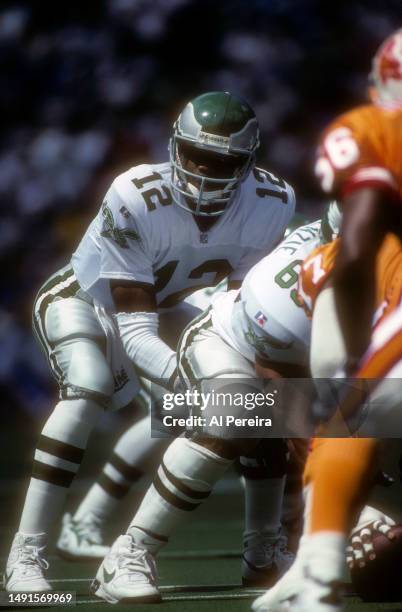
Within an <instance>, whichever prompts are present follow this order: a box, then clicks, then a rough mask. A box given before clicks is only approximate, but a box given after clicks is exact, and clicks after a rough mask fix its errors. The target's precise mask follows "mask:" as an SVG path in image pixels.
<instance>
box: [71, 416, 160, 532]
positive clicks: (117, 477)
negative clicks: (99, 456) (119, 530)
mask: <svg viewBox="0 0 402 612" xmlns="http://www.w3.org/2000/svg"><path fill="white" fill-rule="evenodd" d="M167 444H168V442H167V441H166V440H164V439H160V438H151V421H150V418H149V417H148V416H147V417H145V418H143V419H141V421H138V423H135V424H134V425H133V426H132V427H130V428H129V429H128V430H127V431H126V432H125V433H124V434H123V435H122V436H121V437H120V438H119V440H118V442H117V444H116V446H115V447H114V449H113V453H112V455H111V457H110V458H109V461H108V462H107V463H106V465H105V467H104V468H103V471H102V474H101V476H100V477H99V478H98V480H97V482H96V483H95V484H94V485H93V486H92V487H91V488H90V490H89V491H88V493H87V495H86V496H85V498H84V499H83V500H82V502H81V504H80V505H79V507H78V508H77V511H76V513H75V515H74V519H76V520H82V519H85V517H86V516H87V515H88V513H91V514H93V515H95V516H96V517H98V518H99V519H101V520H102V521H106V520H107V519H108V518H109V517H110V516H112V514H113V512H114V511H115V509H116V508H117V506H118V505H119V502H120V500H121V499H122V498H123V497H124V496H125V495H126V494H127V493H128V492H129V490H130V488H131V486H132V485H133V484H134V483H135V482H138V481H139V480H140V479H141V478H142V476H143V475H144V474H147V473H148V474H149V473H153V472H154V471H155V469H156V467H157V466H158V465H159V463H160V460H161V458H162V455H163V451H164V450H165V448H166V446H167Z"/></svg>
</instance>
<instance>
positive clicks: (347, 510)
mask: <svg viewBox="0 0 402 612" xmlns="http://www.w3.org/2000/svg"><path fill="white" fill-rule="evenodd" d="M371 76H372V88H371V90H370V94H371V99H372V103H371V104H368V105H365V106H362V107H359V108H357V109H354V110H352V111H350V112H348V113H346V114H344V115H342V116H341V117H339V118H338V119H337V120H336V121H335V122H334V123H333V124H332V125H330V126H329V128H328V129H327V130H326V131H325V132H324V134H323V138H322V141H321V146H320V149H319V152H318V159H317V164H316V172H317V175H318V177H319V179H320V181H321V186H322V188H323V190H324V191H325V192H326V193H332V194H334V195H335V194H337V196H338V198H339V200H340V202H341V206H342V211H343V222H342V239H341V241H340V243H339V245H338V247H337V253H336V258H335V263H334V269H333V274H332V282H333V289H331V288H328V287H327V288H324V290H323V291H321V293H320V294H319V295H318V297H317V300H316V303H315V308H314V314H313V321H314V319H316V318H317V320H318V321H319V320H321V321H326V326H325V330H326V332H327V331H328V329H331V331H333V330H334V332H335V335H336V337H337V338H338V339H340V341H339V342H337V347H338V349H339V351H338V356H339V355H342V354H343V355H344V358H343V359H342V360H341V362H340V364H339V365H340V370H339V373H340V374H341V370H343V372H344V374H346V375H348V376H353V377H357V378H367V377H370V378H376V377H378V378H379V379H380V378H382V377H385V376H398V374H399V375H400V360H401V344H400V338H401V317H400V307H398V306H397V304H398V302H400V299H401V289H400V263H399V265H398V266H397V269H396V270H393V271H392V270H388V269H387V270H385V271H384V275H383V276H384V278H385V277H386V276H387V275H389V274H388V273H389V272H391V273H392V272H393V274H391V277H390V286H387V289H389V290H390V291H389V294H387V295H386V294H384V295H383V297H385V300H386V303H385V309H384V315H383V317H382V319H381V320H379V321H378V325H377V326H376V327H375V330H374V332H372V322H373V316H374V314H375V307H376V299H377V300H378V297H379V296H380V295H381V285H382V278H381V277H379V275H378V261H379V258H380V257H381V249H383V250H384V249H386V248H387V245H389V244H390V242H389V241H390V240H391V242H392V244H393V245H394V248H395V249H396V259H394V261H397V262H398V261H399V262H400V259H398V258H400V255H401V242H400V241H401V237H402V229H401V228H402V206H401V197H402V160H401V155H400V151H401V147H402V30H399V31H397V32H396V33H394V34H393V35H392V36H390V37H389V38H388V39H387V40H385V42H384V43H383V44H382V45H381V47H380V49H379V50H378V52H377V54H376V55H375V57H374V61H373V70H372V75H371ZM318 261H319V260H317V259H316V263H317V262H318ZM316 272H317V274H319V270H318V268H316ZM324 274H325V272H324ZM398 279H399V280H398ZM388 301H389V302H388ZM377 305H378V301H377ZM380 316H381V315H380ZM313 325H314V323H313ZM321 329H323V328H321ZM331 335H332V334H331ZM313 340H314V334H313ZM328 348H329V352H330V351H331V347H327V349H328ZM312 351H314V342H313V345H312ZM341 375H342V374H341ZM395 400H396V401H397V402H398V401H399V402H400V396H399V398H394V401H395ZM341 408H342V407H341ZM378 447H379V440H374V439H369V438H338V439H321V440H316V442H315V445H314V447H313V451H312V453H311V455H310V457H309V460H308V462H307V465H306V470H305V484H306V486H307V507H308V508H309V512H308V516H307V518H306V524H305V535H304V536H303V539H302V544H301V546H300V548H299V551H298V554H297V558H296V561H295V564H294V565H293V568H292V570H291V571H290V572H289V573H288V574H287V575H286V576H284V578H283V579H282V580H281V581H280V582H279V583H278V584H277V585H276V586H275V587H274V588H273V589H271V590H270V591H268V592H267V594H266V595H264V596H262V597H260V598H259V599H258V600H257V601H256V602H255V603H254V605H253V610H255V611H259V612H263V611H268V610H269V611H270V612H271V611H274V610H283V609H284V607H285V608H286V609H287V610H289V611H290V610H292V611H293V610H294V611H295V612H296V611H298V612H301V611H303V612H304V611H307V610H308V611H314V612H336V611H338V610H341V609H342V597H341V595H342V589H341V582H342V581H343V576H344V574H343V570H344V564H345V563H344V558H345V557H344V551H345V546H346V539H347V535H348V534H349V532H350V530H351V527H352V524H353V520H354V518H355V516H356V514H357V513H358V512H359V509H360V508H361V506H362V504H363V503H364V499H365V497H366V496H367V493H368V491H369V489H370V486H371V484H372V482H373V475H374V473H375V471H376V469H377V465H378V463H377V462H378Z"/></svg>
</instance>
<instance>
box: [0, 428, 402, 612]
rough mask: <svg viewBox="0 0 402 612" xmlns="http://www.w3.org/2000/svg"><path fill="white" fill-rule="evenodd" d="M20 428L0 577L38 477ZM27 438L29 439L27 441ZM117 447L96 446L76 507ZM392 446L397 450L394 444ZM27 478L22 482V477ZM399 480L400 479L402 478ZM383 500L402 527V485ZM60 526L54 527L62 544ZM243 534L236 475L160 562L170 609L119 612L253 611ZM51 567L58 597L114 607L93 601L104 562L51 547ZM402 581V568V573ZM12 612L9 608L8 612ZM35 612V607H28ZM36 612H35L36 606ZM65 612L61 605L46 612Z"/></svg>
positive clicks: (3, 491)
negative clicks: (244, 583)
mask: <svg viewBox="0 0 402 612" xmlns="http://www.w3.org/2000/svg"><path fill="white" fill-rule="evenodd" d="M21 431H22V430H21V428H19V430H18V435H15V436H12V435H11V431H10V427H9V428H8V432H7V431H5V430H4V429H3V432H2V433H3V435H1V433H0V442H1V445H0V448H1V455H2V456H3V459H4V461H3V464H2V465H3V469H4V472H3V474H2V475H1V476H2V477H1V478H0V571H1V572H2V571H3V570H4V565H5V560H6V556H7V554H8V550H9V546H10V543H11V540H12V537H13V533H14V531H15V529H16V526H17V524H18V520H19V516H20V512H21V507H22V501H23V496H24V493H25V487H26V485H27V482H28V474H29V473H30V462H31V455H32V449H33V445H34V441H33V440H32V439H31V434H30V432H29V428H27V429H24V430H23V434H24V435H22V433H21ZM24 436H25V439H24ZM111 446H112V441H111V439H110V436H109V434H107V435H106V434H105V435H103V434H102V433H97V434H96V436H95V437H94V439H93V443H92V448H90V449H89V450H90V452H89V453H88V455H87V457H86V458H85V460H84V464H83V466H82V470H81V472H80V478H78V479H77V482H76V483H75V484H74V486H73V489H72V492H71V496H70V499H69V506H70V507H72V508H73V507H75V504H76V501H77V499H79V498H81V497H82V496H83V494H84V493H85V491H86V490H87V487H88V486H89V485H90V484H91V482H92V480H93V478H94V474H96V473H97V472H98V470H99V469H100V467H101V466H102V465H103V461H104V458H105V456H106V453H107V451H108V450H109V449H110V448H111ZM389 446H390V447H392V444H390V445H389ZM394 446H395V450H394V452H393V453H391V456H390V461H389V462H388V464H389V465H386V467H387V469H388V471H389V472H391V473H392V472H393V475H394V476H395V477H398V476H399V475H398V470H397V460H396V459H397V458H399V449H400V441H399V442H397V443H396V444H395V445H394ZM22 474H23V475H24V477H23V478H22V476H21V475H22ZM398 481H399V477H398ZM143 491H144V485H143V486H142V489H141V490H140V491H138V492H134V493H133V494H131V495H130V497H129V499H127V500H125V501H124V503H123V504H122V505H121V508H120V509H119V512H118V513H117V515H116V516H115V517H114V519H113V522H112V524H111V525H110V533H109V536H110V541H112V540H113V538H114V537H115V536H116V535H117V534H119V533H122V532H124V531H125V528H126V527H127V525H128V523H129V520H130V518H131V517H132V515H133V513H134V511H135V509H136V507H137V505H138V501H139V498H140V495H142V493H143ZM375 497H376V501H377V502H378V503H379V504H380V505H381V506H382V507H383V509H384V510H385V511H387V512H388V513H389V514H391V515H392V516H394V517H395V518H396V519H397V521H399V522H402V513H401V510H402V504H401V499H402V487H401V485H400V484H399V482H397V483H396V484H395V485H393V486H392V487H390V488H388V489H384V488H376V490H375ZM58 530H59V525H54V534H53V537H51V538H50V540H51V542H52V541H53V542H54V541H55V536H56V535H57V533H58ZM242 530H243V495H242V490H241V487H240V484H239V481H238V479H237V477H236V476H235V475H234V474H232V475H231V476H230V477H229V478H228V479H226V480H225V481H224V482H222V483H219V484H218V485H217V487H216V489H215V491H214V493H213V494H212V495H211V497H210V498H209V499H208V500H207V501H206V502H205V504H203V505H202V506H201V507H200V508H198V509H197V510H196V511H195V512H194V513H192V515H191V516H190V517H189V520H188V521H187V522H185V523H184V524H183V525H182V526H181V528H180V529H179V530H178V531H177V532H176V534H175V535H174V537H172V539H171V542H170V543H169V545H168V546H167V547H166V548H165V549H164V551H163V553H161V555H160V558H159V560H158V568H159V584H160V586H161V591H162V596H163V602H162V604H156V605H150V604H147V605H145V604H137V605H135V606H133V605H127V604H126V605H116V606H114V607H113V608H110V609H111V610H112V611H116V612H118V611H119V610H123V609H124V610H127V609H129V608H132V607H134V608H135V609H136V610H138V611H147V612H154V611H156V610H158V611H159V612H173V611H175V612H190V611H191V612H204V611H205V612H240V611H242V612H246V611H248V610H250V605H251V602H252V601H253V599H254V598H255V597H256V596H257V595H258V593H259V591H258V590H256V589H243V588H242V587H241V569H240V551H241V544H242ZM49 555H50V568H49V571H48V574H47V576H48V578H49V579H50V581H51V582H52V584H53V586H54V588H55V590H57V591H73V592H75V593H76V594H77V605H78V606H79V610H80V612H86V611H88V612H94V611H95V610H96V609H99V608H101V609H106V606H108V604H106V603H104V602H102V601H100V600H98V599H96V598H94V597H92V596H90V595H89V585H90V582H91V580H92V578H93V577H94V576H95V573H96V570H97V564H96V563H95V564H94V563H71V562H68V561H64V560H62V559H60V558H59V557H57V556H56V554H55V552H54V550H53V549H52V547H51V546H50V549H49ZM401 579H402V567H401ZM8 609H9V608H8ZM24 609H27V608H24ZM28 609H33V608H28ZM46 609H47V610H60V606H59V607H51V608H46ZM346 610H347V611H353V612H374V611H377V610H378V611H380V610H388V611H390V612H401V611H402V603H401V604H398V603H387V604H380V603H374V604H365V603H363V602H361V601H360V600H359V599H358V598H357V597H353V596H348V597H347V598H346Z"/></svg>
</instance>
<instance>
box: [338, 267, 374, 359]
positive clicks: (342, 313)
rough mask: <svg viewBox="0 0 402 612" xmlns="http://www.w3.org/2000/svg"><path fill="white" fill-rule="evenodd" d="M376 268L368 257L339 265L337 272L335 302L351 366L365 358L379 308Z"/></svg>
mask: <svg viewBox="0 0 402 612" xmlns="http://www.w3.org/2000/svg"><path fill="white" fill-rule="evenodd" d="M374 270H375V266H374V262H368V261H367V258H365V260H364V261H360V258H356V259H355V260H353V261H343V262H339V265H337V267H336V269H335V272H334V291H335V303H336V309H337V313H338V319H339V324H340V327H341V330H342V334H343V337H344V341H345V345H346V351H347V355H348V367H349V369H353V365H354V363H356V364H357V361H358V360H359V359H360V357H361V356H362V355H363V353H364V352H365V350H366V349H367V347H368V344H369V342H370V336H371V325H372V318H373V312H374V308H375V273H374Z"/></svg>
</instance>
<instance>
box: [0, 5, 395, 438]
mask: <svg viewBox="0 0 402 612" xmlns="http://www.w3.org/2000/svg"><path fill="white" fill-rule="evenodd" d="M400 17H401V4H400V0H388V1H387V0H383V1H382V2H378V0H369V1H365V2H364V1H362V2H350V1H348V2H344V1H343V0H337V1H336V2H335V1H331V2H329V1H328V2H323V1H320V0H316V1H314V0H88V1H87V0H84V1H83V2H73V1H70V2H66V1H65V0H62V1H59V2H49V1H47V0H40V1H39V0H38V1H36V2H35V1H34V0H32V1H31V2H29V1H23V0H22V1H20V2H15V1H14V2H7V1H6V0H3V1H2V2H1V4H0V120H1V123H2V131H1V135H0V209H1V212H0V215H1V220H0V257H1V258H2V266H1V269H2V282H1V300H0V346H1V348H2V350H1V352H0V393H1V398H2V401H1V403H2V406H1V414H2V418H1V422H2V423H5V422H6V421H7V420H10V419H11V418H12V417H13V418H14V417H15V418H17V420H18V421H21V419H22V420H24V422H25V423H26V424H27V425H28V426H29V424H30V423H31V422H32V419H34V420H35V419H36V418H37V417H39V418H43V417H44V415H45V414H46V413H47V412H48V411H49V409H50V406H51V404H52V401H53V396H54V394H55V388H54V386H53V384H52V382H51V379H50V373H49V372H48V369H47V364H46V360H45V358H44V357H43V355H42V354H41V352H40V349H39V348H38V347H37V346H36V344H35V340H34V339H33V336H32V333H31V327H30V316H31V315H30V311H31V306H32V301H33V297H34V295H35V292H36V291H37V289H38V288H39V286H40V285H41V283H43V282H44V281H45V280H46V278H47V276H48V275H49V274H50V273H52V272H54V271H55V270H57V268H58V267H60V266H62V265H64V264H65V263H67V262H68V260H69V258H70V255H71V253H72V251H73V250H74V248H75V246H76V245H77V243H78V241H79V239H80V237H81V235H82V233H83V231H84V229H85V228H86V226H87V224H88V222H89V220H90V219H91V218H92V217H93V216H94V214H95V212H96V210H97V209H98V207H99V205H100V204H101V201H102V197H103V194H104V193H105V191H106V190H107V188H108V186H109V184H110V182H111V181H112V179H113V177H114V176H115V175H117V174H118V173H120V172H122V171H124V170H125V169H127V168H128V167H130V166H131V165H136V164H138V163H142V162H144V161H151V162H161V161H165V160H167V143H168V139H169V137H170V133H171V125H172V122H173V120H174V119H175V117H176V115H177V113H178V112H179V111H180V109H181V107H182V106H183V105H184V104H185V102H186V101H187V100H188V99H190V98H192V97H193V96H195V95H198V94H199V93H201V92H203V91H208V90H216V89H220V90H230V91H232V92H234V93H237V94H240V95H242V96H243V97H245V98H246V99H247V100H248V101H249V102H250V104H251V105H252V106H253V107H254V109H255V111H256V113H257V116H258V118H259V121H260V125H261V132H262V147H261V150H260V153H259V159H258V161H259V164H260V165H261V166H263V167H267V168H269V169H272V170H273V171H275V172H277V173H278V174H280V175H281V176H283V177H284V178H286V179H287V180H288V181H289V182H290V183H292V184H293V186H294V187H295V189H296V194H297V196H298V202H299V203H298V207H299V210H300V211H302V212H305V213H306V214H308V215H310V217H311V218H315V217H317V216H318V214H319V211H320V206H321V205H322V199H321V197H320V194H319V192H318V190H317V187H316V185H315V182H314V178H313V175H312V159H313V155H314V148H315V145H316V142H317V137H318V135H319V132H320V130H321V129H322V128H323V126H324V125H325V124H326V123H327V122H328V121H329V120H331V118H333V117H334V116H336V115H337V114H338V113H339V112H340V111H342V110H346V109H347V108H349V107H350V106H351V105H354V104H358V103H361V102H364V100H365V96H366V88H367V76H368V73H369V71H370V63H371V58H372V56H373V53H374V52H375V50H376V48H377V47H378V45H379V43H380V42H381V41H382V39H383V38H384V37H385V36H387V35H388V34H389V33H390V32H391V31H393V30H395V29H396V28H398V27H399V26H400V25H401V23H400V21H401V20H400Z"/></svg>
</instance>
